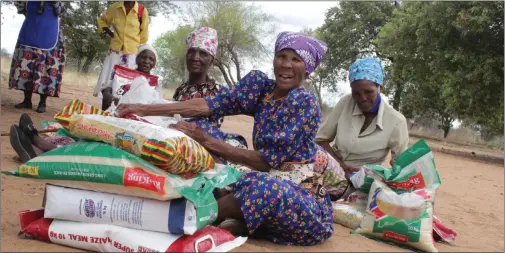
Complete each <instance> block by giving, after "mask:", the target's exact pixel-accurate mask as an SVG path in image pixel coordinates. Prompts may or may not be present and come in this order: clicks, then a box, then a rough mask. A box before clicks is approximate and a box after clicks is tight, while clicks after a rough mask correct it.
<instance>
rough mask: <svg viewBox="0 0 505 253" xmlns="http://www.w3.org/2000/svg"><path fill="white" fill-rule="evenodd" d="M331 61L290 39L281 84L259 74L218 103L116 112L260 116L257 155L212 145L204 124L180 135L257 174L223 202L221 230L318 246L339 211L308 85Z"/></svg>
mask: <svg viewBox="0 0 505 253" xmlns="http://www.w3.org/2000/svg"><path fill="white" fill-rule="evenodd" d="M325 53H326V44H325V43H324V42H321V41H319V40H317V39H314V38H312V37H309V36H307V35H305V34H302V33H291V32H282V33H280V34H279V36H278V37H277V41H276V45H275V57H274V60H273V66H274V73H275V80H271V79H269V78H268V77H267V75H266V74H264V73H262V72H260V71H251V72H250V73H248V74H247V75H246V76H244V77H243V78H242V79H241V80H240V81H239V83H238V84H237V85H236V86H235V87H233V88H232V89H230V90H227V89H223V90H221V91H220V92H218V94H216V95H214V96H210V97H206V98H201V99H192V100H188V101H185V102H181V103H177V104H169V105H120V106H119V107H118V110H117V111H116V112H118V114H119V115H118V116H121V115H124V114H128V113H136V114H141V115H174V114H180V115H181V116H183V117H198V116H200V117H209V116H210V117H223V116H229V115H239V114H245V115H250V116H253V117H254V128H253V144H254V150H245V149H240V148H235V147H233V146H231V145H229V144H226V143H225V142H223V141H220V140H217V139H215V138H212V137H211V136H210V135H208V134H207V133H206V132H205V131H203V130H202V129H201V128H199V127H197V126H196V124H192V123H188V122H184V121H182V122H179V123H178V124H176V125H174V126H172V127H173V128H175V129H178V130H180V131H182V132H184V133H185V134H187V135H188V136H190V137H191V138H193V139H195V140H196V141H198V142H199V143H201V144H202V145H203V146H204V147H205V148H206V149H207V150H209V151H210V152H212V153H215V154H217V155H219V156H221V157H223V158H225V159H227V160H230V161H233V162H235V163H239V164H243V165H245V166H247V167H249V168H251V169H252V172H248V173H244V174H243V175H242V177H241V178H240V179H239V180H238V182H237V183H236V184H234V185H233V186H232V189H231V191H230V192H229V193H226V194H225V195H224V196H222V197H220V198H219V199H218V207H219V211H218V222H219V221H224V220H226V219H232V220H231V221H234V222H231V223H230V224H232V225H233V226H230V225H227V226H223V224H221V227H222V228H224V229H227V230H229V231H230V232H232V233H234V234H241V233H240V232H245V233H246V234H250V235H254V236H258V237H262V238H266V239H268V240H270V241H272V242H275V243H279V244H289V245H305V246H308V245H314V244H317V243H320V242H322V241H324V240H326V239H328V238H330V237H331V235H332V233H333V225H332V222H333V218H332V213H333V211H332V207H331V202H330V197H329V195H328V194H327V193H326V192H325V190H324V187H323V184H322V177H321V173H320V171H319V168H317V166H316V163H315V161H316V158H315V156H316V144H315V142H314V139H315V135H316V132H317V129H318V127H319V123H320V117H321V110H320V108H319V106H318V104H317V99H316V97H315V95H314V93H313V92H312V91H310V90H307V89H304V88H303V87H302V84H303V82H304V81H305V79H306V78H307V76H308V75H309V74H310V73H311V72H313V71H314V70H315V68H316V67H317V66H318V65H319V63H320V62H321V58H322V57H323V56H324V54H325ZM223 223H225V222H223ZM239 228H242V229H239Z"/></svg>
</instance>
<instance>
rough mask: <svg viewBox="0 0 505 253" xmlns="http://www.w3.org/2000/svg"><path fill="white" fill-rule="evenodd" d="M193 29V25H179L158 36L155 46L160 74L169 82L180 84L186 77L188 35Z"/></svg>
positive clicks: (170, 83)
mask: <svg viewBox="0 0 505 253" xmlns="http://www.w3.org/2000/svg"><path fill="white" fill-rule="evenodd" d="M192 30H193V27H192V26H191V25H184V26H179V27H177V29H176V30H175V31H169V32H166V33H164V34H163V35H161V36H160V37H158V39H156V41H155V42H154V45H153V46H154V47H155V48H156V50H157V51H158V62H157V66H158V68H156V69H158V70H159V72H160V75H161V76H163V79H164V80H167V82H169V84H168V85H178V84H181V83H183V82H184V80H185V79H186V45H185V41H186V37H187V36H188V34H189V33H190V32H191V31H192Z"/></svg>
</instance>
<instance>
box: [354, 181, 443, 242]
mask: <svg viewBox="0 0 505 253" xmlns="http://www.w3.org/2000/svg"><path fill="white" fill-rule="evenodd" d="M434 200H435V191H434V190H432V189H416V190H414V191H412V192H402V193H397V192H395V191H394V190H392V189H391V188H389V187H388V186H387V185H386V184H385V183H384V182H381V181H375V182H374V183H373V184H372V187H371V188H370V194H369V196H368V204H367V206H366V212H365V214H364V217H363V219H362V220H361V223H360V225H359V228H358V229H356V230H355V231H354V232H355V233H358V234H363V235H366V236H370V237H373V238H376V239H380V240H385V241H389V242H393V243H395V244H398V245H401V246H406V247H412V248H415V249H419V250H422V251H426V252H438V251H437V248H436V247H435V240H434V239H433V203H434Z"/></svg>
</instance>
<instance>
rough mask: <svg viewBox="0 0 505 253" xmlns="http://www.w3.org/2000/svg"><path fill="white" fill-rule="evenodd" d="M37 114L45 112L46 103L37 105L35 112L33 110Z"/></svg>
mask: <svg viewBox="0 0 505 253" xmlns="http://www.w3.org/2000/svg"><path fill="white" fill-rule="evenodd" d="M35 111H36V112H38V113H44V112H46V103H39V105H38V106H37V110H35Z"/></svg>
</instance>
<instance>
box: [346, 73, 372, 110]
mask: <svg viewBox="0 0 505 253" xmlns="http://www.w3.org/2000/svg"><path fill="white" fill-rule="evenodd" d="M378 89H379V87H378V85H377V84H376V83H374V82H371V81H368V80H356V81H354V82H353V83H352V84H351V92H352V98H353V99H354V101H355V102H356V104H357V105H358V107H359V109H361V111H362V112H369V111H370V110H372V108H373V105H374V103H375V100H376V99H377V96H378V95H379V90H378Z"/></svg>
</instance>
